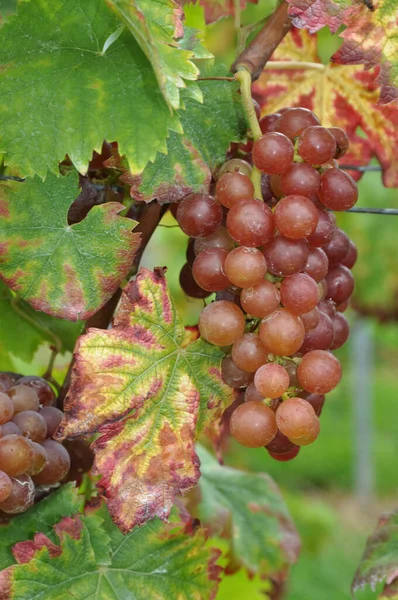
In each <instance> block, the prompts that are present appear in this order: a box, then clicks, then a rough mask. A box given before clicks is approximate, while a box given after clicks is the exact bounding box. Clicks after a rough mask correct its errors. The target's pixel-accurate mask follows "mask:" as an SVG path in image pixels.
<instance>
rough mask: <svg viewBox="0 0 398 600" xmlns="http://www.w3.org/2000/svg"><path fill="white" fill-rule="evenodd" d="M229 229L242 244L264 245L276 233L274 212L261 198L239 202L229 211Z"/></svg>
mask: <svg viewBox="0 0 398 600" xmlns="http://www.w3.org/2000/svg"><path fill="white" fill-rule="evenodd" d="M227 230H228V233H229V235H230V236H231V237H232V238H233V239H234V240H235V241H236V242H238V244H239V245H240V246H248V247H251V248H255V247H258V246H262V245H263V244H265V243H267V242H268V240H270V239H271V238H272V236H273V235H274V221H273V216H272V212H271V211H270V209H269V208H268V206H266V205H265V204H264V202H260V201H259V200H248V201H247V202H238V203H237V204H234V206H233V207H232V208H231V209H230V210H229V212H228V215H227Z"/></svg>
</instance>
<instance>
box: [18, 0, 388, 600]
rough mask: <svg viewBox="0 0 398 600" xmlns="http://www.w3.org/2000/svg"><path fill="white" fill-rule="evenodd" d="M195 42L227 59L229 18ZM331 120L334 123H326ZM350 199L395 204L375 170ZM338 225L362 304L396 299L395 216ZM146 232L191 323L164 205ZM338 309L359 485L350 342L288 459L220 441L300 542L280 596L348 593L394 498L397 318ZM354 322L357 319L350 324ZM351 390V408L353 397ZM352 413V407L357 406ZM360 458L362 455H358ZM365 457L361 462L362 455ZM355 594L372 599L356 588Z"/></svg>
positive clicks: (242, 598) (356, 217)
mask: <svg viewBox="0 0 398 600" xmlns="http://www.w3.org/2000/svg"><path fill="white" fill-rule="evenodd" d="M185 8H186V13H187V23H188V25H191V26H193V27H196V28H197V29H200V30H202V29H203V28H204V19H203V10H202V9H201V8H200V7H199V6H197V5H192V4H188V5H186V6H185ZM272 8H273V6H272V3H270V2H269V1H267V2H266V1H263V0H260V2H259V3H258V5H248V8H247V9H246V10H245V11H244V12H243V13H242V23H243V24H247V23H251V22H254V21H256V20H259V19H261V18H262V17H264V16H265V15H266V14H267V13H269V12H270V10H271V9H272ZM319 40H320V41H319V52H320V56H321V57H322V59H323V60H324V61H327V60H328V58H329V57H330V56H331V54H332V53H333V52H334V51H335V50H336V48H337V47H338V45H339V40H338V38H337V36H334V37H333V36H331V35H330V34H328V33H327V32H326V31H325V32H323V31H322V32H321V35H320V36H319ZM205 42H206V44H207V45H208V47H209V48H210V50H211V51H212V52H213V53H214V54H215V56H216V60H217V61H220V62H224V63H225V64H230V63H231V62H232V61H233V59H234V56H235V44H236V35H235V29H234V22H233V19H232V18H227V19H222V20H221V21H219V22H217V23H215V24H213V25H211V26H209V27H207V28H206V34H205ZM336 126H338V123H336ZM359 189H360V200H359V202H358V206H368V207H369V206H370V207H396V208H398V194H397V190H391V189H386V188H384V187H383V185H382V182H381V177H380V174H379V173H377V172H373V173H367V174H366V175H365V176H364V177H363V178H362V180H361V181H360V183H359ZM339 223H340V225H341V226H342V227H343V228H344V229H345V230H346V231H347V232H348V233H349V235H350V236H351V237H352V239H353V240H354V241H355V242H356V244H357V246H358V248H359V261H358V264H357V265H356V266H355V268H354V270H353V272H354V275H355V276H356V280H357V284H356V286H357V287H356V297H357V298H358V299H359V300H360V302H361V303H364V304H366V305H373V304H380V305H382V306H387V307H391V306H392V305H393V303H394V302H395V303H396V302H397V296H396V293H397V290H398V258H397V256H398V235H397V232H398V216H396V217H394V216H383V215H380V216H379V215H367V214H354V213H351V214H343V215H340V216H339ZM162 225H165V227H159V228H158V230H157V231H156V233H155V235H154V236H153V238H152V240H151V242H150V244H149V246H148V248H147V250H146V252H145V255H144V259H143V264H144V265H145V266H148V267H150V268H152V267H154V266H162V265H167V267H168V280H169V283H170V287H171V291H172V294H173V296H174V298H175V300H176V303H177V306H178V309H179V310H180V312H181V313H182V315H183V317H184V320H185V323H186V324H195V323H196V322H197V317H198V315H199V313H200V311H201V309H202V307H203V303H202V302H201V301H196V300H192V299H188V298H186V297H185V296H184V295H183V294H182V293H181V290H180V287H179V283H178V277H179V272H180V269H181V267H182V266H183V264H184V262H185V250H186V243H187V238H186V236H185V235H184V234H183V233H182V232H181V231H180V230H179V229H178V227H176V226H175V225H176V223H175V221H174V219H173V217H172V216H171V214H170V213H167V214H166V216H165V217H164V219H163V222H162ZM346 314H347V316H348V318H349V320H350V324H351V326H352V327H353V328H355V327H359V328H360V329H361V330H362V331H365V332H367V336H368V341H369V343H370V345H371V347H372V361H371V366H370V368H369V369H368V377H369V396H370V405H371V427H370V437H369V440H368V441H367V440H365V447H366V445H367V444H368V445H369V459H366V461H367V468H368V472H369V474H370V479H372V478H373V482H371V485H370V486H369V490H368V492H367V493H363V491H362V492H361V489H360V488H359V487H358V483H357V479H358V456H357V455H356V452H355V440H356V436H358V435H359V436H360V435H361V432H360V430H359V423H358V418H357V412H355V410H354V401H353V399H354V397H355V395H356V394H357V390H356V386H357V383H358V382H357V381H356V379H355V370H356V369H357V368H358V361H361V360H362V358H361V356H358V353H357V352H356V350H355V348H354V346H353V343H352V342H351V343H350V341H349V342H348V343H347V347H345V348H344V349H343V350H340V351H339V358H340V359H341V360H342V363H343V368H344V377H343V381H342V383H341V384H340V385H339V386H338V388H337V389H336V390H335V391H334V392H333V393H331V394H330V395H329V396H328V398H327V401H326V404H325V408H324V411H323V414H322V418H321V435H320V436H319V438H318V440H317V441H316V443H315V444H313V445H312V446H310V447H307V448H304V449H303V450H302V451H301V452H300V454H299V456H298V458H297V459H296V460H294V461H292V462H289V463H279V462H276V461H273V460H272V459H271V458H270V457H269V456H268V454H266V453H265V452H263V451H262V450H252V449H245V448H243V447H242V446H239V447H238V445H235V444H233V443H231V444H230V447H229V448H228V451H227V454H226V456H225V462H226V463H227V464H230V465H233V466H236V467H239V468H242V469H247V470H253V471H259V472H260V471H264V472H268V473H270V474H271V475H272V476H273V477H274V478H275V480H276V482H277V483H278V484H279V485H280V486H281V488H282V490H283V492H284V495H285V497H286V500H287V502H288V504H289V507H290V509H291V512H292V515H293V517H294V520H295V522H296V525H297V528H298V530H299V533H300V535H301V537H302V543H303V549H302V553H301V556H300V559H299V562H298V564H297V565H295V566H294V567H293V568H292V571H291V575H290V577H289V581H288V584H287V586H286V591H285V595H284V596H283V597H284V598H285V599H286V600H345V599H347V600H348V599H349V598H351V593H350V584H351V581H352V578H353V575H354V572H355V569H356V567H357V565H358V563H359V560H360V557H361V554H362V552H363V549H364V544H365V540H366V538H367V536H368V535H369V534H370V532H371V531H372V530H373V528H374V526H375V524H376V520H377V517H378V515H379V514H380V513H382V512H383V511H386V510H390V509H392V508H396V507H397V506H398V494H397V492H398V477H397V461H396V455H397V449H398V419H397V402H396V397H397V395H398V325H397V323H386V324H384V325H383V324H380V323H378V322H377V321H375V320H372V319H366V320H365V319H362V318H359V317H358V315H356V314H355V313H354V312H353V311H348V312H347V313H346ZM359 321H360V322H359ZM69 359H70V356H64V357H61V358H60V359H58V360H57V365H56V372H57V373H58V376H59V378H60V379H61V377H62V374H63V373H64V371H65V368H66V365H67V363H68V361H69ZM47 360H48V354H47V352H46V351H44V350H40V352H39V353H38V354H37V357H36V361H35V364H36V370H37V372H38V373H42V372H43V370H44V368H45V365H46V362H47ZM14 364H15V370H16V371H19V372H21V373H26V374H29V373H32V372H33V370H34V369H32V365H30V364H29V365H27V364H24V363H23V362H22V361H20V360H18V359H16V358H15V359H14ZM360 400H361V399H360V398H357V406H359V405H360ZM357 411H358V408H357ZM362 458H364V457H362ZM366 461H365V462H366ZM267 590H269V585H268V582H264V581H259V580H258V579H257V578H254V579H252V580H250V579H249V578H248V576H247V575H246V574H245V573H244V572H243V571H242V572H239V573H238V574H236V575H234V576H231V577H228V578H226V579H225V580H224V581H223V583H222V584H221V587H220V591H219V593H218V595H217V600H249V599H250V600H257V599H262V600H265V599H266V598H267V597H268V596H267ZM357 598H358V599H359V600H368V599H372V598H376V594H375V593H373V592H371V591H369V590H365V591H364V592H361V593H358V594H357Z"/></svg>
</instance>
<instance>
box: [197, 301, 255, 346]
mask: <svg viewBox="0 0 398 600" xmlns="http://www.w3.org/2000/svg"><path fill="white" fill-rule="evenodd" d="M244 330H245V318H244V316H243V312H242V311H241V309H240V308H239V307H238V306H236V305H235V304H233V303H232V302H228V301H227V300H218V301H216V302H212V303H211V304H209V305H208V306H206V308H205V309H204V310H203V311H202V312H201V314H200V317H199V331H200V335H201V336H202V337H203V338H204V339H205V340H206V341H207V342H209V343H210V344H215V345H216V346H229V345H230V344H233V343H234V342H236V341H237V340H238V339H239V338H240V337H242V335H243V332H244Z"/></svg>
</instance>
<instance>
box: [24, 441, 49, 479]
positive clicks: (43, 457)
mask: <svg viewBox="0 0 398 600" xmlns="http://www.w3.org/2000/svg"><path fill="white" fill-rule="evenodd" d="M31 445H32V448H33V452H34V455H33V463H32V466H31V467H30V468H29V469H28V471H27V474H28V475H30V476H32V475H37V474H38V473H40V472H41V471H42V470H43V469H44V467H45V465H46V463H47V460H48V456H47V452H46V450H45V449H44V448H43V446H42V445H41V444H38V443H37V442H31Z"/></svg>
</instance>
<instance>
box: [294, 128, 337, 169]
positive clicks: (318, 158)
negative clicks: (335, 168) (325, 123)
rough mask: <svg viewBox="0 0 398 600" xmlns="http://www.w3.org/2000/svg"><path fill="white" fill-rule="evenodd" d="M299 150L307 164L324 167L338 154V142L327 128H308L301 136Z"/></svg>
mask: <svg viewBox="0 0 398 600" xmlns="http://www.w3.org/2000/svg"><path fill="white" fill-rule="evenodd" d="M297 150H298V153H299V155H300V156H301V158H302V159H303V160H304V161H305V162H306V163H309V164H310V165H324V164H325V163H327V162H329V161H330V160H332V158H333V157H334V155H335V154H336V150H337V146H336V140H335V139H334V137H333V135H332V134H331V133H330V131H329V130H328V129H326V128H325V127H320V126H319V125H315V126H313V127H307V129H304V131H303V132H302V133H301V134H300V136H299V139H298V146H297Z"/></svg>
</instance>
